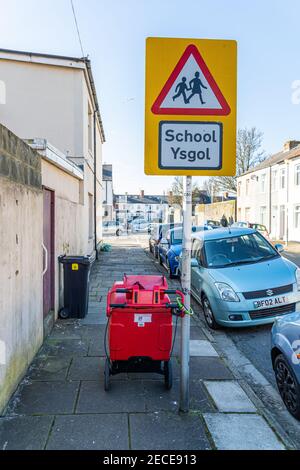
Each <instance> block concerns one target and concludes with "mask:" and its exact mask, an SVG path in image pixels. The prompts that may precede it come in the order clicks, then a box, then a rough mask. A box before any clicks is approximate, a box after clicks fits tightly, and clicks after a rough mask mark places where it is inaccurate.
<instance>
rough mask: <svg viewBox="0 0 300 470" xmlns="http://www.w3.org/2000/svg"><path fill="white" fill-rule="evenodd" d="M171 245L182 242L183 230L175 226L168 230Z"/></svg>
mask: <svg viewBox="0 0 300 470" xmlns="http://www.w3.org/2000/svg"><path fill="white" fill-rule="evenodd" d="M170 236H171V245H180V244H181V243H182V236H183V230H182V228H175V229H174V230H171V231H170Z"/></svg>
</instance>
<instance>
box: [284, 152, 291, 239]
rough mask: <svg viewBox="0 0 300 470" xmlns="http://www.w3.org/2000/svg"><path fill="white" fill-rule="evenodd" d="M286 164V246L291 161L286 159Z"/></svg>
mask: <svg viewBox="0 0 300 470" xmlns="http://www.w3.org/2000/svg"><path fill="white" fill-rule="evenodd" d="M285 164H286V182H285V184H286V229H285V231H286V246H288V245H289V178H290V174H289V173H290V172H289V161H288V160H286V161H285Z"/></svg>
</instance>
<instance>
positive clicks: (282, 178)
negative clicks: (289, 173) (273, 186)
mask: <svg viewBox="0 0 300 470" xmlns="http://www.w3.org/2000/svg"><path fill="white" fill-rule="evenodd" d="M284 188H285V168H281V170H280V189H284Z"/></svg>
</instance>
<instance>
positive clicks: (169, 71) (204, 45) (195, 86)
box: [145, 38, 237, 176]
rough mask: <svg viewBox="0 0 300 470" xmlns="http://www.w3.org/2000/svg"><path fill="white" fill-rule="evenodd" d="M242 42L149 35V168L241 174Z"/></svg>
mask: <svg viewBox="0 0 300 470" xmlns="http://www.w3.org/2000/svg"><path fill="white" fill-rule="evenodd" d="M236 88H237V44H236V41H231V40H214V39H173V38H172V39H170V38H147V40H146V110H145V173H146V174H147V175H199V176H218V175H226V176H231V175H235V171H236V169H235V164H236Z"/></svg>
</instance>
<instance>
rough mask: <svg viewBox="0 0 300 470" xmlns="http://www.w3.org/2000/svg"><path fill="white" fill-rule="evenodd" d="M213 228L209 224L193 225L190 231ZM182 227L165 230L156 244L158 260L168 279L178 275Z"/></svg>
mask: <svg viewBox="0 0 300 470" xmlns="http://www.w3.org/2000/svg"><path fill="white" fill-rule="evenodd" d="M204 230H205V231H206V230H211V231H212V230H213V229H212V228H211V227H209V226H194V227H192V233H195V232H198V231H204ZM182 237H183V229H182V227H177V228H174V229H171V230H168V231H167V234H166V237H165V238H161V240H160V242H159V244H158V256H159V262H160V264H161V265H163V266H164V267H165V268H166V269H167V271H168V274H169V277H170V279H173V278H174V277H178V275H179V273H178V262H179V256H180V254H181V251H182Z"/></svg>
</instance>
